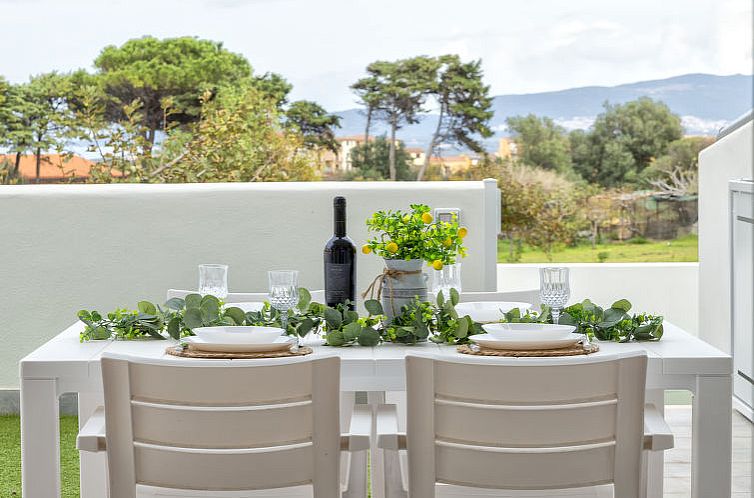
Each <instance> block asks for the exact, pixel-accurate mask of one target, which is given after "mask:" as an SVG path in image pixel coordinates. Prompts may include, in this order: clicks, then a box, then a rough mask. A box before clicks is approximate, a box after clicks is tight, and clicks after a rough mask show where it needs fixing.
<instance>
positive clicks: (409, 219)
mask: <svg viewBox="0 0 754 498" xmlns="http://www.w3.org/2000/svg"><path fill="white" fill-rule="evenodd" d="M409 221H411V217H410V216H409V215H406V216H404V217H403V223H408V222H409Z"/></svg>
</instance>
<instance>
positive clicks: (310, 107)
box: [286, 100, 340, 154]
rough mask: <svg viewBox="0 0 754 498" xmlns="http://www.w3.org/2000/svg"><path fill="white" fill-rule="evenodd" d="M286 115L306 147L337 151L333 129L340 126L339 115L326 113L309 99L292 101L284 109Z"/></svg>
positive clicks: (335, 152)
mask: <svg viewBox="0 0 754 498" xmlns="http://www.w3.org/2000/svg"><path fill="white" fill-rule="evenodd" d="M286 117H287V120H288V123H290V124H292V125H293V126H295V127H296V129H297V130H298V131H299V132H301V135H302V136H303V138H304V145H305V146H306V147H308V148H310V149H315V150H322V149H327V150H331V151H332V152H333V153H334V154H337V153H338V150H339V149H338V141H337V140H335V131H334V130H335V128H340V117H338V116H336V115H334V114H328V113H327V111H326V110H325V109H324V108H323V107H322V106H321V105H319V104H317V103H316V102H311V101H309V100H297V101H296V102H293V103H292V104H291V105H290V107H289V108H288V110H287V111H286Z"/></svg>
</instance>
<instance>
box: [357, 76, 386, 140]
mask: <svg viewBox="0 0 754 498" xmlns="http://www.w3.org/2000/svg"><path fill="white" fill-rule="evenodd" d="M379 84H380V81H379V79H378V78H376V77H375V76H367V77H365V78H361V79H360V80H358V81H357V82H356V83H354V84H353V85H351V89H352V90H353V91H354V93H356V95H357V97H358V99H359V104H361V105H362V106H364V109H365V110H364V113H365V114H366V122H365V125H364V143H368V142H369V132H370V130H371V129H372V120H373V119H374V117H375V116H376V114H377V112H378V111H379V109H380V102H381V99H382V96H381V94H380V92H379Z"/></svg>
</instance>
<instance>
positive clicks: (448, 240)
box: [442, 237, 453, 247]
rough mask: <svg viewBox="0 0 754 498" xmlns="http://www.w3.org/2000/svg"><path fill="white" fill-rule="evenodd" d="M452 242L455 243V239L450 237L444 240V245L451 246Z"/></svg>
mask: <svg viewBox="0 0 754 498" xmlns="http://www.w3.org/2000/svg"><path fill="white" fill-rule="evenodd" d="M452 244H453V241H452V240H450V237H448V238H447V239H445V240H443V241H442V245H444V246H445V247H450V246H451V245H452Z"/></svg>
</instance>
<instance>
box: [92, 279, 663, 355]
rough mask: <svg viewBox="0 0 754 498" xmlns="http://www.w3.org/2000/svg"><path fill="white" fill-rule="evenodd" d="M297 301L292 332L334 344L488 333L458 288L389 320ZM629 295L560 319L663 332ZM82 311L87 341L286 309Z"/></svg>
mask: <svg viewBox="0 0 754 498" xmlns="http://www.w3.org/2000/svg"><path fill="white" fill-rule="evenodd" d="M299 295H300V299H299V303H298V306H297V307H296V309H292V310H289V311H288V326H287V330H286V331H285V332H286V334H288V335H293V336H299V337H304V336H306V335H307V334H308V333H309V332H312V331H318V330H319V331H321V332H322V334H323V338H324V340H325V344H327V345H329V346H350V345H353V344H359V345H361V346H376V345H378V344H379V343H380V342H383V341H385V342H395V343H401V344H415V343H417V342H422V341H426V340H430V341H433V342H436V343H444V344H465V343H468V342H469V336H471V335H474V334H479V333H483V329H482V325H481V324H479V323H477V322H475V321H473V320H472V319H471V317H469V316H468V315H465V316H459V315H458V312H457V311H456V308H455V307H456V305H457V304H458V301H459V294H458V292H457V291H456V290H455V289H451V292H450V298H449V299H445V298H444V296H443V294H442V293H440V294H439V295H438V296H437V299H436V301H434V302H430V301H424V302H422V301H419V300H417V301H416V302H414V303H412V304H410V305H407V306H404V307H403V309H402V310H401V314H399V315H398V316H396V317H395V319H394V320H392V321H390V322H388V321H387V320H386V317H385V314H384V312H383V309H382V305H381V304H380V302H379V301H377V300H374V299H370V300H367V301H365V302H364V307H365V308H366V310H367V315H366V316H360V315H359V314H358V313H357V312H356V311H353V310H351V309H349V306H348V303H344V304H342V305H338V306H336V307H335V308H332V307H328V306H326V305H324V304H321V303H317V302H314V301H312V299H311V293H310V292H309V291H308V290H307V289H304V288H300V289H299ZM630 310H631V303H629V302H628V301H627V300H626V299H621V300H619V301H616V302H615V303H613V304H612V305H611V306H610V307H609V308H607V309H603V308H601V307H599V306H597V305H596V304H594V303H592V302H591V301H589V300H588V299H587V300H585V301H583V302H581V303H576V304H573V305H571V306H569V307H567V308H565V309H564V310H563V313H562V314H561V316H560V319H559V322H558V323H560V324H562V325H574V326H575V327H576V330H575V332H577V333H582V334H588V335H589V336H591V337H596V338H597V339H600V340H613V341H620V342H628V341H632V340H635V341H656V340H659V339H660V338H661V337H662V332H663V327H662V323H663V317H662V316H655V315H650V314H646V313H637V314H629V311H630ZM78 317H79V319H80V320H81V321H82V322H84V324H85V325H86V326H85V327H84V330H83V331H82V332H81V334H80V339H81V341H86V340H100V339H110V338H114V339H126V340H128V339H139V338H149V337H151V338H154V339H166V338H167V336H169V337H172V338H173V339H176V340H179V339H180V338H181V337H185V336H190V335H193V332H192V330H193V329H195V328H197V327H208V326H219V325H231V326H233V325H256V326H265V327H280V326H281V324H280V312H279V311H278V310H276V309H274V308H273V307H271V306H270V303H269V302H265V303H264V304H263V308H262V309H261V310H260V311H250V312H244V311H243V310H241V309H240V308H237V307H234V306H232V303H229V306H225V305H224V303H223V302H222V301H221V300H219V299H218V298H216V297H214V296H211V295H206V296H201V295H199V294H189V295H187V296H186V297H185V298H173V299H170V300H168V301H167V302H166V303H165V305H164V307H163V306H159V305H156V304H153V303H151V302H148V301H140V302H139V303H138V304H137V309H136V310H127V309H125V308H119V309H116V310H115V311H112V312H110V313H107V315H105V316H103V315H102V314H100V313H99V312H97V311H88V310H81V311H79V313H78ZM501 322H520V323H527V322H528V323H552V314H551V312H550V308H549V307H547V306H542V307H541V309H540V311H539V312H537V311H532V310H526V311H525V312H524V313H523V314H521V310H519V309H518V308H515V309H513V310H511V311H509V312H507V313H503V314H502V317H501Z"/></svg>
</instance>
